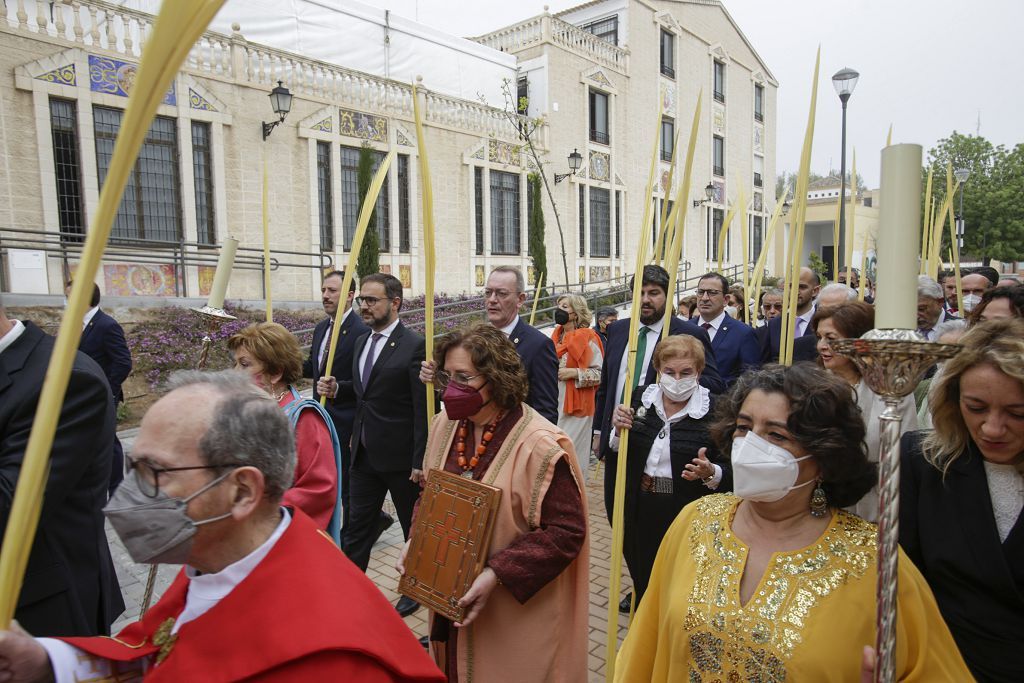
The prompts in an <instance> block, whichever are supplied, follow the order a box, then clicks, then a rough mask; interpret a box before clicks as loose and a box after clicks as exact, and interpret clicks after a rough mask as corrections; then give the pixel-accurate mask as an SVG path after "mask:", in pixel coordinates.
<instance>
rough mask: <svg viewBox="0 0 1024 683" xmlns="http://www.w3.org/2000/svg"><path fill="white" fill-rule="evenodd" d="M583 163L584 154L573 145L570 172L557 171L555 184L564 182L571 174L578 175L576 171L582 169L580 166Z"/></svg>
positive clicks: (570, 156)
mask: <svg viewBox="0 0 1024 683" xmlns="http://www.w3.org/2000/svg"><path fill="white" fill-rule="evenodd" d="M582 165H583V155H582V154H580V153H579V152H577V151H576V148H575V147H573V149H572V154H570V155H569V172H568V173H556V174H555V185H557V184H558V183H560V182H562V181H563V180H565V179H566V178H568V177H569V176H573V175H576V171H578V170H580V166H582Z"/></svg>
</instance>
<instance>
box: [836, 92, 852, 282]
mask: <svg viewBox="0 0 1024 683" xmlns="http://www.w3.org/2000/svg"><path fill="white" fill-rule="evenodd" d="M839 99H840V100H841V101H842V103H843V151H842V153H841V154H840V157H839V158H840V162H839V254H838V257H839V263H836V264H834V267H833V269H832V279H833V280H838V279H839V278H838V273H839V271H840V269H842V268H845V267H846V264H845V263H843V261H844V260H845V259H846V102H847V100H849V99H850V96H849V95H846V96H845V97H842V96H841V97H840V98H839ZM850 180H851V181H852V182H857V179H856V178H851V179H850Z"/></svg>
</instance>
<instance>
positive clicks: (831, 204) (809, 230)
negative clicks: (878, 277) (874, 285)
mask: <svg viewBox="0 0 1024 683" xmlns="http://www.w3.org/2000/svg"><path fill="white" fill-rule="evenodd" d="M839 189H840V188H839V176H838V175H830V176H827V177H825V178H822V179H820V180H815V181H814V182H812V183H810V184H809V185H808V187H807V215H806V218H805V223H804V254H803V259H802V262H806V261H807V258H808V257H809V255H810V254H815V255H817V256H818V257H820V258H821V260H822V261H824V262H825V264H826V265H827V266H828V277H829V279H831V280H834V279H835V277H834V276H833V275H832V270H833V268H832V264H833V259H834V253H835V252H834V249H833V247H834V245H835V244H836V238H835V235H836V228H837V223H838V220H839ZM878 195H879V192H878V190H860V191H859V192H858V193H857V195H856V197H852V196H851V192H850V187H849V185H847V187H846V197H845V199H846V201H845V202H844V205H845V207H846V232H847V239H848V240H850V241H851V244H847V245H846V247H847V248H851V249H852V260H851V261H850V265H851V267H853V268H856V269H857V270H860V269H861V266H862V265H863V263H864V261H863V256H864V254H867V265H868V272H869V274H871V275H872V276H873V273H874V263H875V259H876V247H877V239H878V216H879V208H880V207H879V204H878ZM788 218H790V216H785V217H783V219H782V221H783V227H784V228H785V233H786V235H787V236H788V234H789V227H790V226H789V222H788ZM851 228H852V229H851ZM786 244H787V245H788V240H787V242H786ZM780 253H782V252H781V251H780ZM840 261H843V262H845V259H844V257H842V256H840ZM778 272H781V269H780V270H779V271H778ZM840 272H841V271H840Z"/></svg>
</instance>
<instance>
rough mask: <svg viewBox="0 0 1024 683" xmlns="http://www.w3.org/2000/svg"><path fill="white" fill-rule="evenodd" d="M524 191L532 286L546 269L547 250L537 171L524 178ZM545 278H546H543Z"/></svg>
mask: <svg viewBox="0 0 1024 683" xmlns="http://www.w3.org/2000/svg"><path fill="white" fill-rule="evenodd" d="M526 191H527V197H528V205H529V210H530V214H529V216H527V235H528V241H529V247H528V248H529V254H530V258H531V259H532V260H533V278H534V282H533V286H534V287H537V286H539V284H540V276H541V274H543V273H546V272H547V271H548V252H547V248H546V247H545V246H544V206H543V205H542V204H541V196H540V191H541V180H540V174H539V173H531V174H530V175H529V176H528V177H527V179H526ZM545 279H546V278H545Z"/></svg>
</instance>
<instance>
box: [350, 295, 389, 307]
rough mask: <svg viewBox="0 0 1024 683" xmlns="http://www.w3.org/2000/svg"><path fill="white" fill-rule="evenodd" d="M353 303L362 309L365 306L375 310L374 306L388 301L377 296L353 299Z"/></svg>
mask: <svg viewBox="0 0 1024 683" xmlns="http://www.w3.org/2000/svg"><path fill="white" fill-rule="evenodd" d="M353 301H354V302H355V304H356V306H359V307H360V308H362V307H363V306H364V305H365V306H366V307H367V308H373V307H374V306H376V305H377V302H378V301H388V299H386V298H384V299H382V298H380V297H377V296H357V297H356V298H355V299H353Z"/></svg>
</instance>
